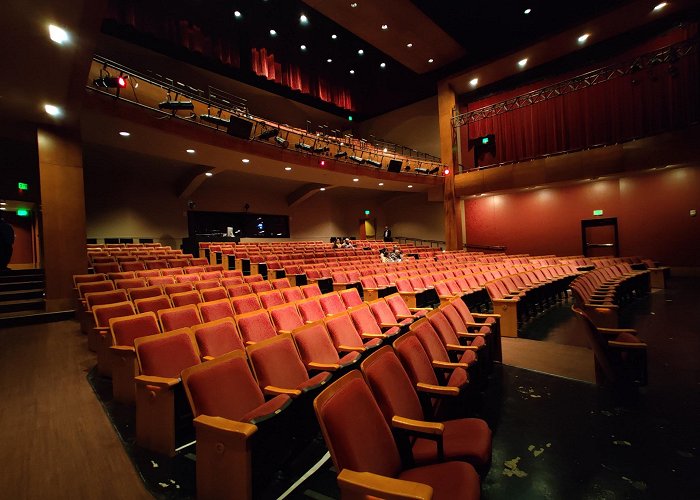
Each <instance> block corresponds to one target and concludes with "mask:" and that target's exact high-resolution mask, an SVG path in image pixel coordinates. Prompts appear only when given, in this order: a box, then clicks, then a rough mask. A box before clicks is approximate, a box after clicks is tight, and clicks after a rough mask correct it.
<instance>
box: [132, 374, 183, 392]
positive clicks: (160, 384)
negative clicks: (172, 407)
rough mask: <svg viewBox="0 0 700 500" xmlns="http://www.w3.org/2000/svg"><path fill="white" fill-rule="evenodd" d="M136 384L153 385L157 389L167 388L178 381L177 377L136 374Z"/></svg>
mask: <svg viewBox="0 0 700 500" xmlns="http://www.w3.org/2000/svg"><path fill="white" fill-rule="evenodd" d="M134 381H135V382H136V385H141V386H146V387H149V388H150V387H154V388H157V389H169V388H171V387H174V386H176V385H177V384H179V383H180V379H179V378H170V377H156V376H154V375H137V376H136V377H134Z"/></svg>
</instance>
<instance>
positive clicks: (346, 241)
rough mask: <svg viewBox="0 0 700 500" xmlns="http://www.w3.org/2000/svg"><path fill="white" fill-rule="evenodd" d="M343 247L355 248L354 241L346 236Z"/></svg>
mask: <svg viewBox="0 0 700 500" xmlns="http://www.w3.org/2000/svg"><path fill="white" fill-rule="evenodd" d="M341 247H342V248H355V247H354V246H353V244H352V242H351V241H350V238H345V240H344V241H343V244H342V245H341Z"/></svg>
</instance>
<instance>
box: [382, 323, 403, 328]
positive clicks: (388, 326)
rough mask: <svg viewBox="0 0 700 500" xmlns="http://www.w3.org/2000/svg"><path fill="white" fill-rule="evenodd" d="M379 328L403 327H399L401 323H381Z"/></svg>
mask: <svg viewBox="0 0 700 500" xmlns="http://www.w3.org/2000/svg"><path fill="white" fill-rule="evenodd" d="M379 326H381V327H382V328H391V327H394V326H403V325H401V323H382V324H381V325H379Z"/></svg>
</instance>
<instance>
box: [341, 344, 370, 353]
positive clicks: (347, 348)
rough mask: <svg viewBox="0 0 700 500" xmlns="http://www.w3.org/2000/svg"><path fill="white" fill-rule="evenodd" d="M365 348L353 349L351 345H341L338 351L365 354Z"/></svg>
mask: <svg viewBox="0 0 700 500" xmlns="http://www.w3.org/2000/svg"><path fill="white" fill-rule="evenodd" d="M365 349H366V348H365V347H353V346H349V345H339V346H338V350H339V351H343V352H364V351H365Z"/></svg>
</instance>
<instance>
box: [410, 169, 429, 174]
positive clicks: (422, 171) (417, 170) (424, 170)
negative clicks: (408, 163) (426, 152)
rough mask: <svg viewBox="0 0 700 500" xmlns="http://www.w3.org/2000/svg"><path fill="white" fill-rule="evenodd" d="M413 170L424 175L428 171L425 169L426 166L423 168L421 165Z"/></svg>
mask: <svg viewBox="0 0 700 500" xmlns="http://www.w3.org/2000/svg"><path fill="white" fill-rule="evenodd" d="M413 170H414V171H415V172H418V173H419V174H426V175H427V174H428V173H429V172H428V169H427V168H423V167H416V168H414V169H413Z"/></svg>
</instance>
